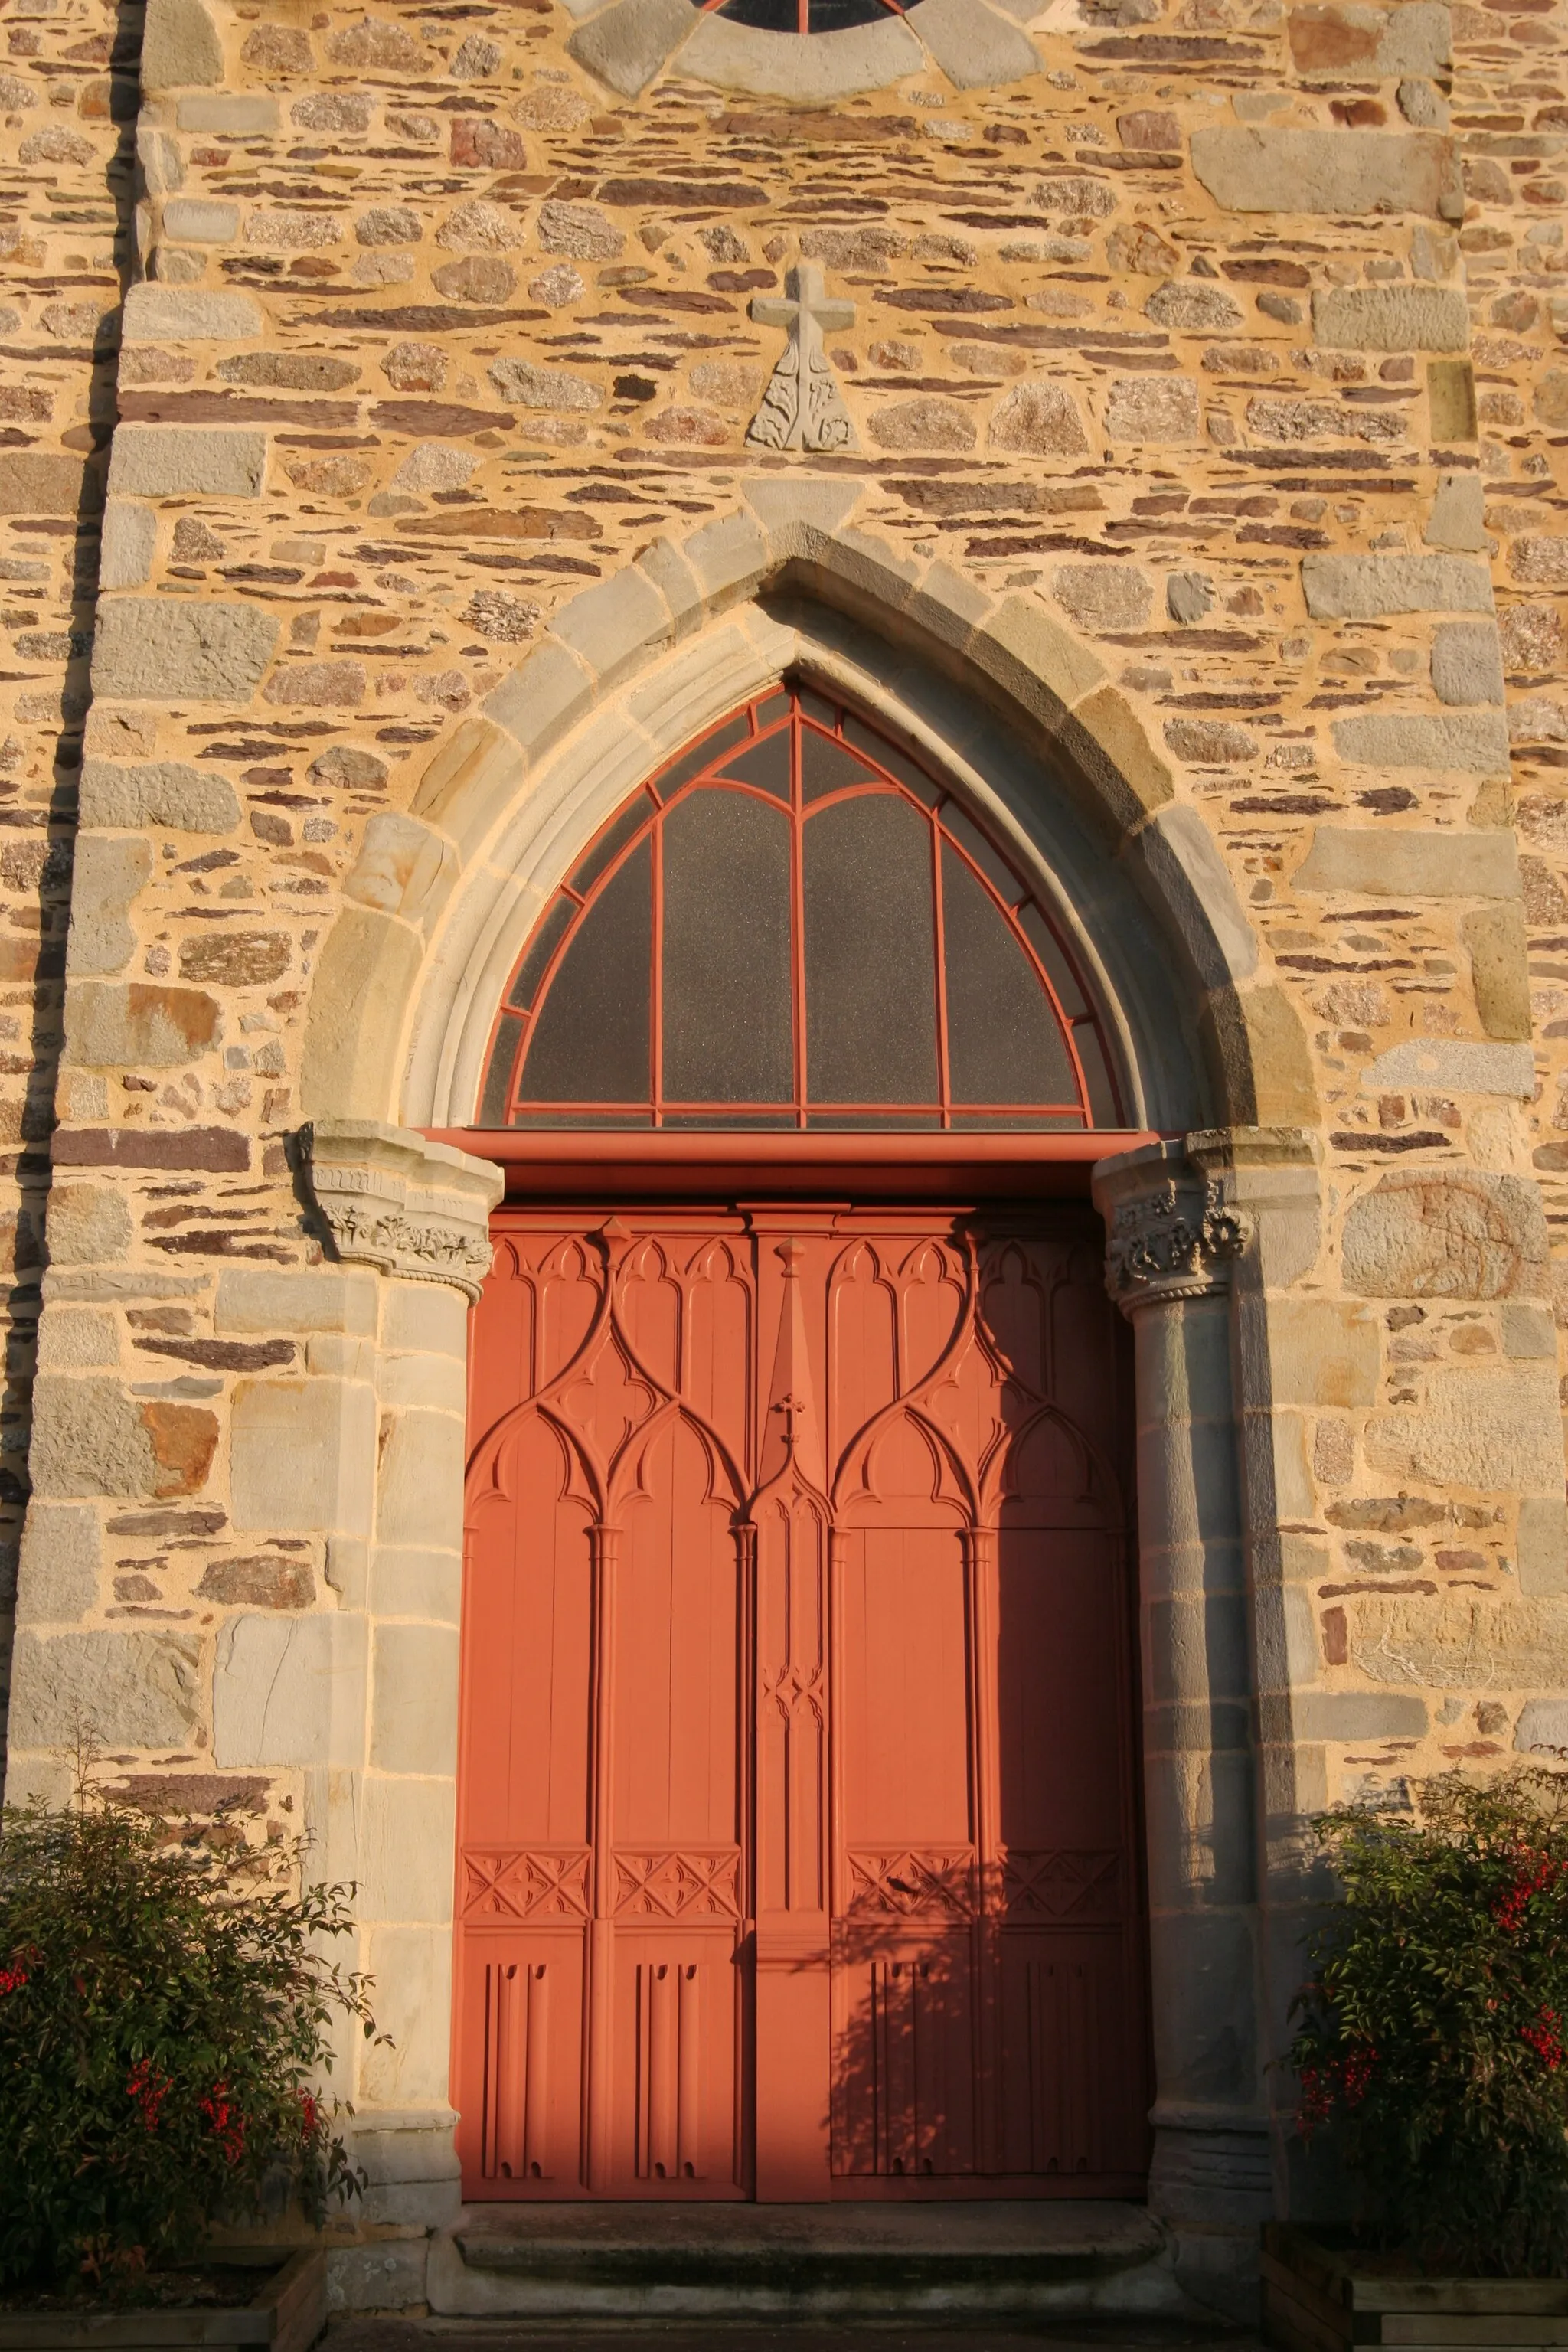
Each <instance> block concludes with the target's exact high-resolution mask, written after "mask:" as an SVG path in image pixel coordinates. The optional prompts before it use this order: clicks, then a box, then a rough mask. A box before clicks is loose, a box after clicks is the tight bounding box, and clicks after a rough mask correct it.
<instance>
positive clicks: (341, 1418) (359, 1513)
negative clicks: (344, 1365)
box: [231, 1380, 460, 1535]
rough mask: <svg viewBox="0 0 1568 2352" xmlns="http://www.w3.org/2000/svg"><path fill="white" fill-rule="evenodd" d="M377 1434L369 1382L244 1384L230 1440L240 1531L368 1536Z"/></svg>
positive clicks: (235, 1407) (236, 1521) (237, 1397)
mask: <svg viewBox="0 0 1568 2352" xmlns="http://www.w3.org/2000/svg"><path fill="white" fill-rule="evenodd" d="M377 1427H378V1415H377V1411H376V1402H375V1391H374V1389H372V1388H371V1387H370V1385H369V1383H368V1382H366V1381H331V1380H294V1381H268V1380H255V1381H240V1382H239V1384H238V1385H237V1388H236V1390H235V1392H234V1405H233V1421H232V1435H231V1475H232V1481H233V1496H234V1524H235V1527H236V1528H237V1529H245V1528H256V1529H258V1530H265V1531H267V1532H268V1533H278V1532H281V1531H286V1532H288V1533H289V1534H301V1535H305V1534H310V1535H314V1534H318V1533H325V1532H326V1531H327V1530H328V1529H338V1528H341V1529H342V1531H343V1533H344V1534H347V1535H368V1534H369V1533H370V1528H371V1516H372V1510H373V1507H374V1487H375V1454H376V1440H377ZM284 1464H287V1465H288V1475H287V1477H283V1476H281V1475H279V1473H280V1467H281V1465H284ZM459 1494H460V1486H459Z"/></svg>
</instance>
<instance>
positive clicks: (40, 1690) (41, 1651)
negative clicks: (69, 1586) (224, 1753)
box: [11, 1629, 202, 1748]
mask: <svg viewBox="0 0 1568 2352" xmlns="http://www.w3.org/2000/svg"><path fill="white" fill-rule="evenodd" d="M201 1649H202V1645H201V1642H200V1640H199V1638H198V1637H197V1636H196V1635H195V1634H191V1633H178V1634H176V1633H118V1632H109V1631H107V1630H101V1631H93V1632H89V1633H53V1634H44V1633H34V1632H32V1631H31V1630H30V1629H27V1630H24V1631H22V1632H19V1633H18V1634H17V1636H16V1655H15V1657H14V1659H13V1662H12V1683H11V1739H12V1743H13V1745H14V1746H16V1747H17V1748H69V1747H71V1746H73V1745H74V1744H75V1742H76V1740H77V1738H78V1737H79V1735H80V1734H81V1733H82V1732H83V1731H85V1732H86V1733H87V1735H88V1737H89V1738H92V1739H94V1740H95V1741H96V1742H97V1743H98V1744H99V1745H100V1746H104V1747H110V1748H167V1747H176V1748H177V1747H184V1744H185V1742H186V1741H187V1740H188V1739H189V1738H190V1736H191V1733H192V1731H193V1730H194V1729H195V1726H196V1723H197V1721H198V1718H199V1697H198V1689H197V1670H198V1667H199V1664H200V1661H201Z"/></svg>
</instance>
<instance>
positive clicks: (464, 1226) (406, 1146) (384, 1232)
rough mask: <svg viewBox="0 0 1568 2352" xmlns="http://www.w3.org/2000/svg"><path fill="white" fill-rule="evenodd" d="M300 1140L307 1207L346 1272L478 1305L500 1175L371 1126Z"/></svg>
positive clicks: (310, 1133)
mask: <svg viewBox="0 0 1568 2352" xmlns="http://www.w3.org/2000/svg"><path fill="white" fill-rule="evenodd" d="M300 1146H301V1152H302V1157H303V1162H304V1171H305V1177H306V1181H307V1182H308V1184H309V1186H310V1195H311V1198H312V1199H313V1200H314V1202H315V1204H316V1206H317V1208H318V1209H319V1210H320V1212H321V1219H322V1222H323V1223H324V1224H325V1226H326V1228H327V1232H328V1234H329V1235H330V1236H331V1244H332V1249H333V1253H334V1255H336V1256H337V1257H339V1258H341V1259H342V1262H343V1264H344V1265H369V1266H374V1268H375V1270H376V1272H377V1273H378V1274H387V1275H395V1276H397V1277H398V1279H399V1280H400V1281H403V1282H445V1283H448V1284H449V1285H450V1286H451V1287H452V1288H453V1289H454V1290H460V1291H461V1292H462V1293H463V1296H464V1297H466V1298H468V1299H469V1300H473V1299H476V1298H477V1297H479V1285H480V1283H481V1282H482V1281H483V1280H484V1278H485V1276H486V1275H487V1274H488V1273H489V1266H490V1236H489V1214H490V1211H491V1210H492V1209H493V1208H494V1206H495V1204H496V1202H498V1201H499V1200H500V1196H501V1192H502V1189H503V1180H502V1177H501V1173H500V1169H499V1168H495V1167H492V1166H491V1164H490V1162H489V1160H472V1159H470V1158H469V1157H468V1153H467V1152H465V1151H454V1150H452V1149H451V1147H450V1146H449V1145H447V1144H445V1143H426V1140H425V1139H424V1137H423V1136H420V1135H415V1134H412V1133H411V1132H410V1131H409V1129H406V1128H402V1127H386V1126H384V1125H383V1123H382V1122H381V1120H380V1119H374V1118H321V1119H318V1120H317V1121H316V1123H315V1125H314V1126H313V1127H307V1128H304V1129H301V1130H300Z"/></svg>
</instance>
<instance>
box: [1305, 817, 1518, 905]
mask: <svg viewBox="0 0 1568 2352" xmlns="http://www.w3.org/2000/svg"><path fill="white" fill-rule="evenodd" d="M1296 881H1297V884H1298V887H1300V888H1301V889H1303V890H1349V891H1355V892H1359V893H1360V894H1361V895H1362V896H1363V897H1367V896H1371V897H1376V898H1384V897H1386V896H1388V895H1390V894H1392V895H1394V896H1396V897H1401V898H1517V897H1518V895H1519V858H1518V852H1517V849H1516V847H1515V844H1514V837H1513V835H1512V834H1511V833H1505V832H1501V831H1498V832H1490V833H1426V832H1420V833H1418V832H1415V831H1413V830H1408V829H1405V830H1400V831H1397V832H1396V831H1394V830H1391V829H1385V830H1383V831H1377V830H1374V829H1373V827H1371V826H1368V827H1365V828H1364V829H1352V827H1349V826H1346V825H1339V824H1321V825H1320V826H1319V827H1318V829H1317V832H1316V833H1315V835H1313V837H1312V846H1311V849H1310V851H1309V853H1308V855H1307V857H1306V859H1305V861H1304V862H1303V864H1302V865H1301V866H1299V867H1298V869H1297V873H1296Z"/></svg>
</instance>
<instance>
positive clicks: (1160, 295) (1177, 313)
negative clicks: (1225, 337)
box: [1143, 278, 1241, 335]
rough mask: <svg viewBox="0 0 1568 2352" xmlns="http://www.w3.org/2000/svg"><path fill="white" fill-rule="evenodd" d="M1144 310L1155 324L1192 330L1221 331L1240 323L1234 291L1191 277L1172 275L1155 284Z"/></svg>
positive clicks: (1211, 332)
mask: <svg viewBox="0 0 1568 2352" xmlns="http://www.w3.org/2000/svg"><path fill="white" fill-rule="evenodd" d="M1143 310H1144V315H1145V317H1147V318H1150V319H1152V320H1153V321H1154V324H1155V325H1156V326H1157V327H1179V328H1183V329H1184V330H1185V331H1187V332H1188V333H1191V334H1201V335H1212V334H1224V333H1226V332H1227V331H1229V330H1230V329H1231V328H1232V327H1239V326H1240V324H1241V305H1240V304H1239V302H1237V299H1236V297H1235V295H1234V294H1228V293H1227V292H1226V289H1225V288H1224V287H1223V286H1206V285H1205V284H1204V283H1203V282H1202V280H1201V279H1198V278H1171V279H1170V280H1169V282H1168V283H1167V284H1165V285H1163V286H1160V287H1157V288H1156V289H1155V290H1154V292H1153V293H1152V294H1151V295H1150V297H1149V299H1148V300H1147V302H1145V303H1144V305H1143Z"/></svg>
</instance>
